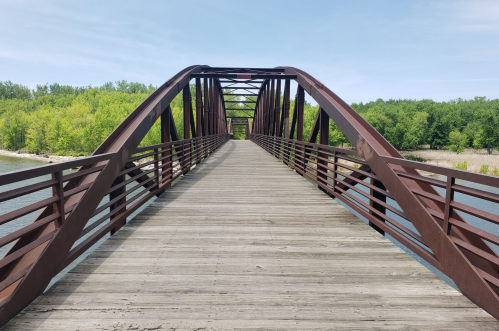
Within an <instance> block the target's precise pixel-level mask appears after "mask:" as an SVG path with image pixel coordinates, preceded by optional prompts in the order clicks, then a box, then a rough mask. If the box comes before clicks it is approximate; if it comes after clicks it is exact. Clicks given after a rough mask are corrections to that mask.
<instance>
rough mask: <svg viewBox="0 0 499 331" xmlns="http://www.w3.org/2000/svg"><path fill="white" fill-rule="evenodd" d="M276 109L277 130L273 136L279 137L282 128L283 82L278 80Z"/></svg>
mask: <svg viewBox="0 0 499 331" xmlns="http://www.w3.org/2000/svg"><path fill="white" fill-rule="evenodd" d="M275 93H276V95H275V107H274V109H275V110H274V113H275V115H274V118H275V126H274V127H275V129H274V132H272V135H276V136H279V128H280V127H281V123H280V115H281V114H280V112H281V80H280V79H278V80H277V84H276V91H275Z"/></svg>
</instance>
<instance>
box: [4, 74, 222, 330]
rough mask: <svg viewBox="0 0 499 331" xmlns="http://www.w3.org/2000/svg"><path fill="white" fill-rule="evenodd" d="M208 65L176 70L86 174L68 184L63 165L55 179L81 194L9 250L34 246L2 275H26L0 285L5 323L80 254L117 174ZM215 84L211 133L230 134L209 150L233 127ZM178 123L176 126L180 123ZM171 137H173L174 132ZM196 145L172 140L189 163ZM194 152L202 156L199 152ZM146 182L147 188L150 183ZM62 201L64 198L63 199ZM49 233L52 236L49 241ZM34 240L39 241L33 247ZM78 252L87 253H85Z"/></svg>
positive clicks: (88, 163) (120, 128)
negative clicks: (75, 250)
mask: <svg viewBox="0 0 499 331" xmlns="http://www.w3.org/2000/svg"><path fill="white" fill-rule="evenodd" d="M208 68H209V67H208V66H199V65H196V66H191V67H188V68H186V69H184V70H182V71H181V72H179V73H178V74H176V75H175V76H174V77H172V78H171V79H170V80H168V81H167V82H166V83H165V84H163V85H162V86H161V87H159V88H158V89H157V90H156V91H155V92H153V93H152V94H151V95H150V96H149V97H148V98H147V99H146V100H145V101H144V102H142V103H141V104H140V105H139V106H138V107H137V108H136V109H135V110H134V111H133V112H132V113H131V114H130V115H129V116H127V118H126V119H125V120H124V121H123V122H122V123H121V124H120V125H119V126H118V127H117V128H116V129H115V130H114V131H113V132H112V133H111V134H110V135H109V136H108V137H107V138H106V139H105V140H104V142H102V144H101V145H100V146H99V147H98V148H97V149H96V150H95V151H94V153H93V154H92V155H93V156H94V157H93V158H92V157H90V158H88V161H85V162H84V163H85V164H83V166H82V167H81V168H80V169H79V171H78V172H79V173H82V174H84V175H80V177H78V175H76V176H73V177H74V178H73V179H70V180H69V181H67V182H66V184H65V185H64V188H63V187H62V185H63V179H62V170H60V171H59V172H58V173H57V172H56V174H59V178H58V179H54V180H53V181H55V182H58V183H59V184H58V185H59V189H60V191H59V193H62V192H66V193H67V191H72V192H75V190H76V192H77V193H76V194H73V195H71V196H70V197H69V198H67V199H65V200H64V198H63V199H62V200H59V202H58V207H59V209H58V210H59V211H61V213H62V209H64V214H65V216H66V218H64V217H63V218H61V219H62V220H63V222H62V221H61V222H60V224H59V226H57V225H56V224H55V223H54V222H48V223H47V222H45V223H46V224H45V225H44V226H43V227H40V228H38V231H32V232H28V233H27V234H25V235H23V236H21V237H19V239H18V240H17V242H16V243H15V244H14V245H13V246H12V247H11V248H10V249H9V251H8V252H7V254H6V255H5V257H9V255H10V254H11V253H13V252H15V253H19V252H21V251H22V250H23V249H22V248H23V247H24V246H26V247H28V248H29V249H30V250H28V253H25V254H24V255H23V256H22V257H20V258H17V259H16V260H15V261H8V262H9V264H7V266H8V267H9V268H8V269H7V268H4V270H1V271H2V272H3V273H4V274H3V275H2V279H7V280H8V279H12V276H14V277H15V276H16V274H19V275H21V277H18V280H17V281H15V282H13V283H9V284H7V285H6V286H3V287H2V288H0V305H1V306H0V326H1V325H3V324H5V323H6V322H7V321H8V320H9V319H10V318H12V317H13V316H15V314H17V313H18V312H19V311H21V310H22V309H23V308H24V307H26V306H27V305H28V304H29V303H30V302H31V301H32V300H33V299H35V298H36V297H37V296H38V295H40V294H41V293H43V291H44V290H45V288H46V287H47V285H48V284H49V282H50V280H51V279H52V277H54V276H55V275H57V274H58V273H59V272H60V271H61V270H62V269H63V268H64V267H66V266H67V265H68V264H69V263H70V262H71V261H73V260H74V259H75V258H76V257H78V256H79V255H78V256H68V254H69V252H70V250H71V249H72V247H73V245H74V243H75V242H76V241H77V240H78V239H79V238H80V237H81V235H82V230H83V229H84V227H85V225H86V223H87V222H88V220H89V219H90V218H91V217H92V215H93V213H94V211H95V210H96V209H97V207H98V204H99V202H100V201H101V200H102V198H103V197H104V196H105V195H106V194H107V192H108V190H109V188H110V187H111V185H112V184H113V182H115V179H116V178H117V176H118V175H119V174H120V172H121V173H122V172H123V171H122V169H124V168H125V165H126V164H127V162H128V161H129V159H130V156H131V155H132V154H134V153H136V151H137V150H138V149H137V147H138V145H139V144H140V142H141V141H142V139H143V138H144V137H145V135H146V134H147V132H148V131H149V130H150V129H151V127H152V126H153V124H154V123H155V122H156V120H158V119H159V118H160V117H161V115H162V113H163V112H164V111H165V110H166V109H169V105H170V102H171V101H172V100H173V99H174V98H175V96H176V95H177V94H179V93H180V92H182V90H183V89H184V87H186V86H187V88H188V84H189V81H190V80H191V78H192V75H193V74H196V73H199V72H201V71H202V70H207V69H208ZM212 84H213V87H214V88H213V89H210V95H209V96H205V98H207V99H208V98H209V99H210V101H211V103H212V104H215V106H216V107H218V108H217V109H215V108H212V109H211V111H212V112H213V113H212V114H210V115H211V116H214V117H215V118H216V120H217V121H218V122H214V123H213V127H212V130H211V132H210V134H212V136H214V137H218V136H216V134H224V136H223V137H221V138H214V139H217V140H216V142H215V143H212V142H209V144H210V145H209V146H208V142H207V140H205V145H206V146H205V147H204V148H205V149H206V150H207V151H208V149H210V148H211V149H213V148H216V147H218V145H219V144H220V143H223V141H224V139H227V138H226V135H225V134H226V133H227V127H226V125H223V122H224V121H225V112H223V114H222V115H221V116H220V115H219V114H220V110H222V108H221V107H224V105H223V101H220V100H223V96H222V95H221V89H220V84H219V83H218V79H213V83H212ZM189 103H190V101H189ZM190 108H191V109H190V112H191V113H192V105H191V106H190ZM215 110H217V111H218V113H216V112H215ZM223 110H224V109H223ZM184 113H185V110H184ZM168 117H169V119H167V120H168V121H169V122H170V124H169V128H167V129H166V130H171V128H172V125H171V124H172V121H173V118H172V116H171V113H170V114H169V116H168ZM173 128H174V129H175V126H174V125H173ZM215 130H216V132H215ZM184 134H185V133H184ZM206 135H208V134H206ZM174 136H175V135H174V134H173V132H172V137H174ZM184 138H185V137H184ZM177 139H178V137H177ZM168 141H170V140H169V137H168ZM194 144H200V143H199V142H193V143H191V142H189V141H187V142H186V143H182V142H181V144H180V146H181V147H173V146H174V145H173V144H170V145H171V147H170V152H169V153H170V154H171V153H172V151H173V148H175V149H178V148H180V149H182V150H183V152H182V155H184V154H185V153H187V154H188V155H189V160H188V162H191V159H190V158H191V146H194ZM163 145H165V144H163ZM166 145H168V144H166ZM166 145H165V146H166ZM168 146H169V145H168ZM186 146H187V147H186ZM159 148H161V146H159ZM186 148H188V149H186ZM186 151H187V152H186ZM151 154H152V153H151ZM158 154H159V152H158V149H157V148H156V149H155V158H157V157H158ZM198 154H199V153H198ZM194 156H196V154H195V155H194ZM94 159H95V161H93V163H92V160H94ZM199 159H200V158H199ZM162 162H164V161H162ZM79 164H82V162H79ZM79 164H78V165H79ZM157 164H159V163H158V162H157V159H156V165H157ZM189 164H190V163H189ZM58 167H62V166H58V165H57V164H56V165H54V166H52V167H51V169H52V168H54V169H58ZM170 167H171V168H173V164H170ZM137 168H138V167H137ZM158 168H159V167H157V166H156V171H155V174H156V177H155V178H156V179H155V181H156V184H155V186H156V190H155V191H153V192H151V193H150V194H149V195H146V197H148V199H149V198H150V197H152V196H153V195H154V194H155V193H158V192H159V194H160V191H158V188H159V187H160V183H159V175H158V174H159V171H160V170H161V169H158ZM132 170H133V169H132ZM139 170H140V169H139ZM130 173H131V172H130ZM130 173H129V175H130ZM23 174H25V172H23V171H21V172H20V173H19V175H16V174H14V175H15V176H12V175H11V176H10V177H9V179H8V180H11V181H18V180H21V179H23V178H22V176H23ZM8 175H9V174H8ZM123 176H124V175H123ZM18 177H19V178H18ZM136 177H138V178H136V180H138V181H140V179H141V178H142V180H143V179H144V177H143V175H142V174H140V173H138V175H137V176H136ZM171 181H172V180H170V182H171ZM115 183H116V182H115ZM144 185H146V184H144ZM144 187H146V188H147V187H148V186H144ZM168 187H169V186H168ZM62 196H64V193H62ZM54 198H56V196H54ZM54 201H56V200H54ZM61 201H63V202H62V203H61ZM53 212H54V211H53V210H52V209H50V208H48V207H47V208H45V209H44V210H42V211H41V213H40V214H39V216H38V217H37V218H36V219H35V221H34V222H33V223H32V224H36V222H37V221H40V220H42V219H46V218H47V215H49V214H52V213H53ZM55 215H56V216H57V215H59V216H58V217H60V214H55ZM119 227H121V225H120V224H118V225H117V226H116V228H113V229H112V230H117V229H119ZM41 238H42V239H43V238H45V239H44V240H45V241H42V242H43V244H41V245H40V244H37V243H38V242H39V241H40V239H41ZM46 238H50V239H49V240H47V239H46ZM33 244H36V245H38V246H36V248H34V249H33V247H32V245H33ZM92 244H93V242H89V243H88V244H87V246H84V247H83V248H84V250H86V249H87V248H88V247H90V246H91V245H92ZM30 245H31V246H30ZM84 250H83V251H84ZM78 253H80V254H81V252H78ZM5 257H4V259H5ZM2 262H3V261H2ZM6 263H7V262H6ZM21 273H22V274H21ZM9 277H10V278H9ZM14 279H17V278H14Z"/></svg>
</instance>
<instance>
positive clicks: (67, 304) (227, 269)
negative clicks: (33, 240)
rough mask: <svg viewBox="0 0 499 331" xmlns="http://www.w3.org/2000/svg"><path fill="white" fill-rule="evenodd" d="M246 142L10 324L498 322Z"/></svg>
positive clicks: (190, 326)
mask: <svg viewBox="0 0 499 331" xmlns="http://www.w3.org/2000/svg"><path fill="white" fill-rule="evenodd" d="M498 328H499V322H498V321H496V320H495V319H494V318H492V317H491V316H490V315H489V314H487V313H486V312H484V311H483V310H482V309H480V308H478V307H477V306H476V305H474V304H473V303H471V302H470V301H469V300H468V299H467V298H465V297H464V296H462V295H461V294H460V293H459V292H458V291H456V290H455V289H453V288H452V287H450V286H449V285H447V284H446V283H445V282H443V281H442V280H441V279H439V278H438V277H437V276H435V275H434V274H433V273H431V272H430V271H429V270H428V269H426V268H425V267H424V266H422V265H421V264H419V263H418V262H416V261H415V260H413V259H412V258H411V257H410V256H408V255H407V254H405V253H404V252H403V251H402V250H401V249H399V248H398V247H396V246H395V245H393V244H392V243H391V242H390V241H388V240H387V239H385V238H384V237H382V236H381V235H380V234H378V233H377V232H376V231H374V230H373V229H371V228H370V227H369V226H367V225H366V224H365V223H364V222H362V221H361V220H359V219H358V218H357V217H356V216H354V215H353V214H352V213H350V212H349V211H348V210H346V209H345V208H344V207H342V206H341V205H339V204H338V203H336V202H335V201H334V200H332V199H330V198H329V197H327V196H326V195H325V194H323V193H322V192H321V191H319V190H317V189H316V188H315V187H314V186H313V185H312V184H310V183H309V182H307V181H306V180H305V179H303V178H302V177H300V176H298V175H297V174H296V173H295V172H294V171H292V170H291V169H289V168H288V167H286V166H285V165H283V164H282V163H281V162H278V161H277V160H276V159H275V158H273V157H272V156H270V155H269V154H268V153H266V152H265V151H264V150H262V149H261V148H260V147H258V146H256V145H255V144H253V143H252V142H250V141H230V142H228V143H227V144H225V145H224V146H223V147H222V148H221V149H220V150H219V151H217V152H216V153H214V154H213V155H212V156H210V157H209V158H208V159H207V160H205V161H204V162H203V163H201V164H200V165H198V166H197V167H195V168H194V169H193V170H192V171H191V172H190V173H189V174H187V175H186V176H185V177H184V178H182V179H181V180H180V181H179V182H178V183H177V184H176V185H174V186H173V187H172V188H171V189H170V190H169V191H167V192H166V193H165V194H163V195H162V196H161V197H160V198H158V199H157V200H156V201H155V202H153V203H152V204H151V205H149V206H148V207H147V208H146V209H145V210H144V211H142V212H141V213H140V214H139V215H137V216H136V217H135V218H134V219H133V220H131V221H130V222H129V223H128V224H127V225H126V226H125V227H124V228H122V229H121V230H120V231H119V232H118V233H117V234H115V235H114V236H113V237H111V238H110V239H108V240H107V241H106V242H104V243H103V244H102V245H101V246H100V247H98V248H97V249H96V250H95V251H94V252H93V253H92V254H90V255H89V256H88V258H86V259H85V260H84V261H82V262H81V263H80V264H79V265H78V266H76V267H75V268H74V269H73V270H71V271H70V272H69V273H68V274H67V275H65V276H64V277H63V278H62V279H60V280H59V281H58V282H57V283H56V284H55V285H54V286H53V287H52V288H51V289H49V290H48V291H47V292H46V293H44V294H43V295H42V296H40V297H39V298H38V299H37V300H36V301H35V302H34V303H33V304H32V305H30V307H28V308H27V309H26V310H24V311H23V312H22V313H21V314H19V315H18V316H17V317H16V318H15V319H13V320H12V321H11V322H10V323H9V324H8V325H7V326H6V327H5V328H4V330H171V329H175V330H234V329H237V330H239V329H241V330H242V329H244V330H266V329H272V330H305V329H316V330H318V329H320V330H328V329H330V330H369V329H384V330H396V329H404V330H421V329H428V330H435V329H439V330H470V329H477V330H496V329H498Z"/></svg>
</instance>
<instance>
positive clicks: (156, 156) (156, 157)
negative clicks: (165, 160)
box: [154, 148, 159, 189]
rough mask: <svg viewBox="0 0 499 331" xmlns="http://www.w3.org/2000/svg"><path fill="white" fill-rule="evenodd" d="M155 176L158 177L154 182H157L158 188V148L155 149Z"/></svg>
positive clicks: (157, 186)
mask: <svg viewBox="0 0 499 331" xmlns="http://www.w3.org/2000/svg"><path fill="white" fill-rule="evenodd" d="M154 177H156V179H155V180H154V182H155V183H156V189H158V188H159V157H158V149H157V148H155V149H154Z"/></svg>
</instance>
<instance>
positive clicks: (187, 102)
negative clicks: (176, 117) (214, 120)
mask: <svg viewBox="0 0 499 331" xmlns="http://www.w3.org/2000/svg"><path fill="white" fill-rule="evenodd" d="M182 97H183V100H184V140H186V139H190V137H191V132H190V131H191V126H190V124H191V119H190V106H191V89H190V87H189V84H187V85H186V86H185V87H184V90H183V93H182ZM190 150H191V148H190V143H188V142H184V143H183V153H182V156H183V160H182V163H183V165H184V166H183V168H184V174H186V173H187V172H189V170H190V157H191V153H190Z"/></svg>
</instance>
